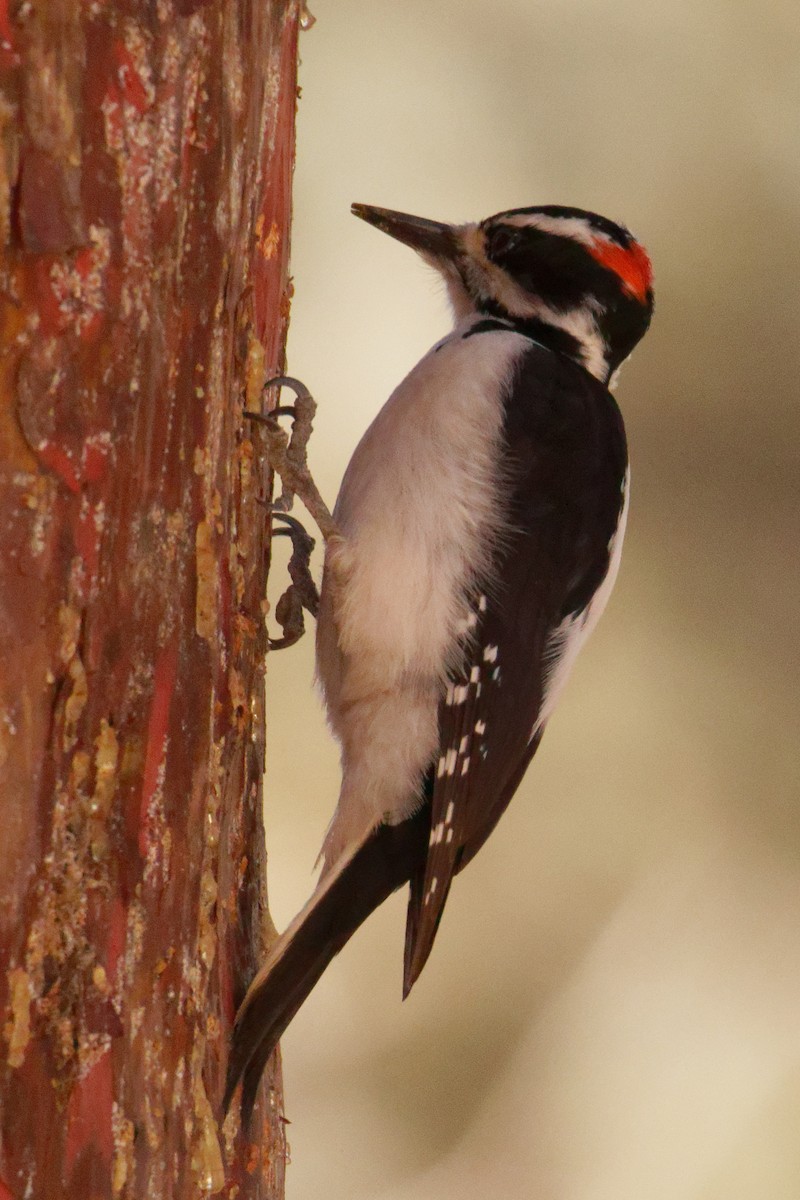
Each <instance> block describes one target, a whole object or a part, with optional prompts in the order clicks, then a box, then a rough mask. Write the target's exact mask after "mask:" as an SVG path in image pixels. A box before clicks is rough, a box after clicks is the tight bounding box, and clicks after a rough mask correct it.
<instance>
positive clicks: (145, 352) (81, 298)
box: [0, 0, 298, 1200]
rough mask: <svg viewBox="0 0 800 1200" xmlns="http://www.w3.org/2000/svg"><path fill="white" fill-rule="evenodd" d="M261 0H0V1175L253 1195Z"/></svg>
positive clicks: (263, 538) (266, 160)
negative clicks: (237, 1013) (231, 1099)
mask: <svg viewBox="0 0 800 1200" xmlns="http://www.w3.org/2000/svg"><path fill="white" fill-rule="evenodd" d="M297 26H298V6H297V3H295V0H208V2H206V3H204V2H203V0H149V2H146V3H145V2H141V0H47V3H44V2H43V0H42V2H41V3H40V2H39V0H0V67H2V69H3V90H2V95H1V96H0V242H1V244H2V246H3V248H4V249H3V259H2V277H0V302H1V304H2V307H1V310H0V322H1V329H0V333H1V336H2V349H3V357H2V362H0V572H1V573H2V584H1V586H0V664H1V667H0V806H1V810H0V811H1V812H2V817H1V818H0V828H2V839H0V955H1V956H2V957H0V1005H1V1006H2V1012H3V1035H4V1040H3V1041H0V1048H1V1049H2V1055H1V1056H0V1136H2V1146H1V1147H0V1200H6V1198H7V1197H14V1198H15V1200H17V1198H19V1200H21V1198H22V1197H36V1198H38V1200H55V1197H62V1196H63V1197H69V1198H73V1197H74V1198H76V1200H77V1198H80V1200H94V1198H100V1197H102V1198H105V1197H131V1198H133V1197H136V1198H137V1200H139V1198H143V1197H147V1198H148V1200H159V1198H162V1197H163V1198H166V1197H169V1198H177V1197H190V1196H191V1197H197V1196H200V1195H206V1194H214V1195H216V1194H221V1195H224V1196H228V1197H231V1198H233V1197H238V1198H239V1200H245V1198H246V1197H256V1196H258V1197H270V1198H272V1197H278V1196H281V1195H282V1194H283V1170H284V1159H285V1142H284V1135H283V1122H282V1119H281V1091H280V1080H279V1078H277V1077H275V1076H273V1077H271V1078H268V1079H267V1080H266V1081H265V1086H264V1089H263V1092H262V1095H263V1096H264V1097H265V1100H264V1101H263V1102H262V1104H263V1108H262V1110H261V1111H260V1113H259V1115H258V1117H257V1119H256V1120H255V1121H254V1122H253V1128H252V1130H251V1133H250V1135H249V1137H247V1138H246V1137H245V1136H244V1135H243V1134H242V1133H241V1131H240V1130H239V1129H238V1126H237V1118H236V1116H235V1114H233V1115H232V1116H231V1118H229V1121H228V1123H226V1125H225V1127H224V1128H218V1125H217V1120H216V1115H217V1106H218V1102H219V1097H220V1094H221V1089H222V1084H223V1076H224V1065H225V1047H226V1042H227V1035H228V1031H229V1028H230V1025H231V1022H232V1019H233V1014H234V1008H235V1004H236V1001H237V1000H238V999H239V997H240V995H241V991H242V986H243V984H244V982H245V981H246V978H247V977H249V975H250V974H251V973H252V971H253V969H254V966H255V963H256V961H257V959H258V958H259V957H260V955H261V953H262V949H263V947H262V940H263V937H264V936H265V934H267V932H268V931H267V930H265V928H264V925H265V920H266V919H267V918H266V908H265V897H264V890H263V875H264V871H263V867H264V864H263V861H262V859H263V856H262V854H261V852H260V850H258V849H253V848H258V847H260V846H261V845H262V843H263V837H262V825H261V774H262V766H263V753H264V741H263V735H264V713H263V699H262V697H263V686H262V685H263V662H264V652H265V649H266V645H265V632H264V623H263V609H264V604H263V597H264V594H265V593H264V587H265V571H266V552H267V536H268V535H267V530H266V521H265V513H264V509H263V507H262V506H260V505H259V504H258V502H257V500H258V497H259V495H261V496H263V495H264V494H265V492H266V490H267V487H268V485H269V479H268V478H267V472H266V469H265V468H264V467H263V465H262V463H261V460H260V457H259V454H258V451H257V447H256V448H255V449H254V445H253V440H252V439H251V435H250V432H249V430H248V429H246V428H245V427H244V426H243V423H242V419H241V412H242V405H243V403H245V402H248V403H249V404H250V406H251V407H254V406H255V405H256V404H257V400H258V394H259V389H260V384H261V381H262V379H263V377H264V373H265V372H275V371H277V370H278V369H279V368H280V367H281V366H282V354H283V338H284V333H285V325H286V319H287V313H288V297H289V284H288V276H287V261H288V222H289V196H290V182H291V169H292V162H293V123H294V108H295V94H296V83H295V80H296V38H297Z"/></svg>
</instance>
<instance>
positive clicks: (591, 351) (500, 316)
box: [476, 300, 611, 384]
mask: <svg viewBox="0 0 800 1200" xmlns="http://www.w3.org/2000/svg"><path fill="white" fill-rule="evenodd" d="M476 315H477V316H479V317H480V316H490V317H494V318H496V319H497V320H499V321H502V322H503V323H504V324H507V325H508V326H509V327H511V328H513V329H515V330H516V331H517V332H518V333H521V334H523V335H524V336H525V337H529V338H532V339H533V340H534V341H535V342H538V343H539V344H540V345H542V346H546V347H547V348H548V349H549V350H552V351H553V352H554V353H556V354H562V355H564V357H565V358H571V359H572V360H573V362H576V363H578V364H579V365H580V366H582V367H583V368H584V369H585V370H587V371H588V372H589V374H590V375H594V377H595V378H596V379H599V380H600V382H601V383H603V384H608V380H609V375H610V373H611V371H610V367H609V361H608V347H607V345H606V343H605V340H604V339H603V336H602V334H601V332H600V330H599V329H598V326H597V322H596V320H595V317H594V314H593V313H592V312H590V311H589V309H586V308H578V309H571V310H568V311H567V312H556V311H554V310H553V309H551V308H549V307H548V306H547V305H544V304H543V305H542V306H541V308H540V309H539V311H536V312H531V313H530V314H525V315H524V316H519V315H517V314H515V313H509V312H507V311H506V310H505V309H504V308H503V307H502V305H500V304H497V303H495V302H494V301H492V300H486V301H483V302H482V304H481V307H480V310H477V311H476Z"/></svg>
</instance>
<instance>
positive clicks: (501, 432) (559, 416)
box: [224, 204, 653, 1119]
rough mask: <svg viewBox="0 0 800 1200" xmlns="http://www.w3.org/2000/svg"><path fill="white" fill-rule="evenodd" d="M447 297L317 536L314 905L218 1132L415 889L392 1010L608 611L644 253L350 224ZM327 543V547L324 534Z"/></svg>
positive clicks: (563, 211) (257, 988)
mask: <svg viewBox="0 0 800 1200" xmlns="http://www.w3.org/2000/svg"><path fill="white" fill-rule="evenodd" d="M352 211H353V213H354V214H355V215H356V216H358V217H361V218H362V219H363V220H365V221H367V222H369V223H370V224H371V225H374V226H376V227H377V228H378V229H379V230H382V231H383V232H384V233H388V234H389V235H390V236H391V237H393V238H396V239H397V240H398V241H400V242H403V243H405V244H406V245H407V246H410V247H411V248H412V249H414V250H416V251H417V252H418V253H419V254H420V255H421V256H422V258H423V259H424V260H425V261H426V262H427V263H428V264H430V265H431V266H432V267H434V268H435V269H436V270H437V271H438V272H439V273H440V274H441V276H442V277H443V279H444V282H445V285H446V288H447V292H448V296H449V300H450V303H451V306H452V309H453V313H454V328H453V329H452V331H451V332H450V333H448V334H447V336H446V337H444V338H443V339H442V340H441V341H439V342H437V343H436V345H435V346H433V348H432V349H431V350H430V351H429V352H428V353H427V354H426V355H425V357H424V358H423V359H422V360H421V361H420V362H419V363H418V364H417V365H416V366H415V367H414V368H413V370H412V371H411V372H410V374H409V375H408V376H407V377H406V379H405V380H404V381H403V382H402V383H401V384H400V386H399V387H398V388H397V389H396V391H395V392H394V393H393V394H392V396H391V397H390V399H389V400H388V402H387V403H386V405H385V406H384V407H383V409H382V410H381V411H380V412H379V413H378V416H377V417H376V418H375V420H374V421H373V423H372V425H371V426H370V428H369V429H368V430H367V432H366V433H365V435H364V437H363V438H362V440H361V442H360V444H359V445H358V447H357V449H356V451H355V453H354V454H353V457H352V459H351V461H350V464H349V466H348V468H347V471H346V473H345V476H344V480H343V482H342V486H341V491H340V493H339V497H338V500H337V502H336V506H335V509H334V512H333V521H329V522H328V526H327V536H326V554H325V567H324V571H323V579H322V588H321V595H320V603H319V613H318V624H317V675H318V679H319V682H320V684H321V687H322V692H323V695H324V699H325V703H326V706H327V711H328V717H329V721H330V725H331V727H332V729H333V732H334V734H335V735H336V737H337V738H338V740H339V742H340V745H341V760H342V783H341V793H340V796H339V802H338V806H337V808H336V811H335V813H334V815H333V819H332V820H331V823H330V826H329V828H328V831H327V834H326V837H325V840H324V843H323V847H322V851H321V855H320V858H321V860H322V870H321V874H320V878H319V882H318V884H317V886H316V889H315V891H314V892H313V894H312V896H311V898H310V900H309V901H308V903H307V904H306V906H305V907H304V908H303V909H302V911H301V912H300V913H299V914H298V916H297V917H296V918H295V919H294V920H293V921H292V922H291V924H290V925H289V927H288V929H287V930H286V932H285V933H284V934H283V935H282V936H281V937H280V938H279V939H278V940H277V941H276V942H275V944H274V945H273V947H272V949H271V951H270V953H269V956H268V958H267V961H266V962H265V964H264V966H263V968H262V969H261V970H260V972H259V973H258V975H257V976H256V978H255V979H254V981H253V983H252V984H251V986H250V989H249V991H248V992H247V995H246V997H245V999H244V1002H243V1003H242V1005H241V1008H240V1010H239V1013H238V1015H237V1018H236V1023H235V1027H234V1033H233V1041H232V1047H231V1054H230V1061H229V1068H228V1082H227V1089H226V1095H225V1100H224V1105H225V1109H226V1110H227V1107H228V1105H229V1104H230V1101H231V1098H232V1096H233V1092H234V1089H235V1087H236V1085H237V1083H238V1081H239V1080H240V1079H241V1078H243V1081H244V1082H243V1092H242V1111H243V1116H244V1118H245V1119H247V1118H249V1114H250V1111H251V1110H252V1107H253V1104H254V1101H255V1096H256V1090H257V1087H258V1082H259V1079H260V1076H261V1073H262V1071H263V1068H264V1066H265V1064H266V1062H267V1059H268V1058H269V1056H270V1054H271V1053H272V1051H273V1049H274V1048H275V1045H276V1043H277V1041H278V1039H279V1038H280V1036H281V1035H282V1034H283V1031H284V1030H285V1028H286V1026H287V1025H288V1024H289V1022H290V1020H291V1019H292V1017H293V1016H294V1014H295V1013H296V1012H297V1010H298V1008H299V1007H300V1005H301V1004H302V1003H303V1001H304V1000H305V998H306V996H307V995H308V993H309V992H310V991H311V989H312V987H313V986H314V984H315V983H316V982H317V980H318V979H319V977H320V976H321V974H322V972H323V971H324V969H325V967H326V966H327V965H328V963H329V962H330V960H331V958H332V957H333V956H334V955H335V954H336V953H337V952H338V951H339V950H341V948H342V947H343V946H344V944H345V943H346V942H347V940H348V939H349V938H350V936H351V935H352V934H353V933H354V931H355V930H356V929H357V928H358V926H359V925H360V924H361V923H362V921H364V920H365V918H366V917H367V916H368V915H369V914H370V912H372V911H373V909H375V908H376V907H377V906H378V905H379V904H381V903H382V902H383V901H384V900H385V899H386V897H387V896H389V895H390V894H391V893H392V892H393V891H395V890H396V889H397V888H399V887H401V886H402V885H404V884H406V883H408V884H409V904H408V917H407V924H406V941H405V967H404V985H403V995H404V997H405V996H407V995H408V993H409V991H410V989H411V987H412V985H413V984H414V982H415V980H416V979H417V977H418V976H419V973H420V971H421V970H422V968H423V966H424V965H425V962H426V960H427V958H428V955H429V954H430V951H431V947H432V945H433V940H434V937H435V935H436V931H437V928H438V926H439V921H440V919H441V916H442V911H443V908H444V905H445V901H446V900H447V896H448V892H449V890H450V885H451V883H452V880H453V876H454V875H455V874H457V873H458V872H459V871H461V870H462V869H463V868H464V867H465V866H466V864H467V863H468V862H469V861H470V859H471V858H472V857H473V856H474V855H475V854H476V853H477V851H478V850H479V849H480V847H481V846H482V845H483V843H484V842H485V841H486V839H487V837H488V836H489V834H490V833H491V831H492V829H493V828H494V826H495V825H496V823H497V821H498V820H499V818H500V816H501V815H502V813H503V811H504V809H505V808H506V806H507V805H508V803H509V801H510V800H511V797H512V796H513V795H514V793H515V791H516V790H517V787H518V786H519V783H520V781H521V779H522V777H523V775H524V774H525V771H526V769H527V767H528V764H529V763H530V760H531V758H532V757H533V755H534V754H535V752H536V749H537V747H538V745H539V742H540V740H541V737H542V734H543V732H544V728H545V725H546V724H547V721H548V720H549V718H550V716H551V714H552V712H553V709H554V707H555V704H556V700H557V698H558V696H559V693H560V692H561V689H562V687H563V685H564V683H565V681H566V679H567V676H568V675H569V672H570V670H571V668H572V665H573V663H574V662H575V658H576V656H577V654H578V651H579V650H580V648H581V646H582V645H583V643H584V642H585V640H586V638H587V637H588V635H589V633H590V632H591V630H592V628H593V627H594V625H595V624H596V622H597V620H598V618H599V616H600V614H601V612H602V611H603V608H604V607H605V605H606V601H607V600H608V597H609V594H610V592H611V589H612V587H613V585H614V580H615V578H616V574H617V569H618V566H619V560H620V553H621V549H622V539H623V534H624V530H625V520H626V514H627V506H628V459H627V447H626V438H625V430H624V425H623V421H622V417H621V415H620V412H619V409H618V408H617V405H616V403H615V401H614V398H613V396H612V394H611V390H610V389H611V388H612V386H613V384H614V382H615V379H616V376H617V373H618V371H619V368H620V366H621V364H622V363H623V361H624V360H625V359H626V358H627V357H628V355H629V354H630V353H631V351H632V350H633V348H634V346H635V345H636V344H637V342H638V341H639V340H640V338H641V337H642V336H643V335H644V333H645V331H646V330H647V327H648V325H649V323H650V318H651V315H652V310H653V291H652V273H651V267H650V262H649V259H648V257H647V254H646V252H645V250H644V249H643V247H642V246H641V245H640V244H639V243H638V242H637V241H636V239H635V238H634V237H633V236H632V234H630V233H629V232H628V230H627V229H626V228H624V227H623V226H622V225H617V224H615V223H614V222H612V221H609V220H607V219H606V218H605V217H601V216H598V215H596V214H595V213H591V212H586V211H584V210H582V209H578V208H564V207H560V206H556V205H544V206H539V207H533V208H519V209H513V210H511V211H508V212H502V213H499V214H497V215H496V216H492V217H489V218H488V219H487V220H485V221H481V222H480V223H478V224H465V225H447V224H442V223H439V222H435V221H428V220H424V219H421V218H419V217H412V216H408V215H406V214H404V213H398V212H393V211H390V210H387V209H382V208H373V207H371V206H368V205H363V204H354V205H353V207H352ZM323 532H325V530H323Z"/></svg>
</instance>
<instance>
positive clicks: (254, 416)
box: [244, 375, 339, 542]
mask: <svg viewBox="0 0 800 1200" xmlns="http://www.w3.org/2000/svg"><path fill="white" fill-rule="evenodd" d="M270 387H278V388H282V387H289V388H291V389H292V391H293V392H294V393H295V397H296V398H295V402H294V404H291V405H279V406H278V407H277V408H273V409H272V410H271V411H270V412H266V413H255V412H247V411H246V412H245V413H244V416H245V417H246V418H247V419H248V420H249V421H255V422H256V424H258V425H260V426H261V428H262V429H263V430H264V431H265V434H266V442H267V455H268V458H269V464H270V466H271V467H272V469H273V471H274V472H275V474H276V475H277V476H278V477H279V478H280V481H281V487H282V490H281V494H280V496H279V497H278V499H277V500H276V501H275V503H274V504H273V506H272V511H273V512H275V513H287V512H289V511H290V509H291V507H292V503H293V501H294V498H295V496H299V497H300V499H301V500H302V501H303V504H305V506H306V508H307V509H308V511H309V513H310V514H311V516H312V517H313V518H314V520H315V521H316V523H317V525H318V526H319V530H320V532H321V534H322V536H323V538H324V539H325V541H326V542H327V541H328V539H329V538H332V537H337V536H339V530H338V528H337V525H336V522H335V521H334V519H333V517H332V516H331V513H330V510H329V508H328V507H327V505H326V504H325V501H324V500H323V499H322V496H321V495H320V494H319V490H318V489H317V485H316V484H315V482H314V480H313V478H312V475H311V472H310V470H309V469H308V458H307V450H306V448H307V446H308V439H309V438H310V436H311V429H312V426H313V421H314V414H315V413H316V411H317V406H316V403H315V402H314V399H313V397H312V396H311V394H310V392H309V390H308V388H307V387H306V386H305V384H304V383H301V382H300V380H299V379H293V378H292V377H291V376H290V375H278V376H276V377H275V378H274V379H268V380H267V382H266V383H265V384H264V392H266V390H267V388H270ZM280 417H291V418H292V432H291V436H290V435H289V434H287V432H286V430H285V429H283V427H282V426H281V424H280ZM304 532H305V531H304ZM306 536H307V535H306Z"/></svg>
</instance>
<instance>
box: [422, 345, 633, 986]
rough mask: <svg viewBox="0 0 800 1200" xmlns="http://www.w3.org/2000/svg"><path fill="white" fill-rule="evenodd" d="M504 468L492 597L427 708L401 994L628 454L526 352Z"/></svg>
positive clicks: (589, 567) (577, 590) (594, 412)
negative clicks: (424, 794) (420, 846)
mask: <svg viewBox="0 0 800 1200" xmlns="http://www.w3.org/2000/svg"><path fill="white" fill-rule="evenodd" d="M484 336H488V337H491V336H492V334H491V333H487V334H485V335H484ZM504 458H505V462H504V464H503V469H504V471H505V472H506V473H507V476H508V478H509V479H510V481H511V482H512V495H511V503H510V507H509V511H508V513H507V520H508V525H509V526H510V529H511V534H510V536H508V537H507V538H504V544H503V547H502V548H499V549H498V552H497V559H496V574H497V577H498V583H497V585H496V586H495V587H493V588H492V589H490V588H489V587H487V588H486V589H485V591H484V592H481V593H479V594H478V595H477V596H476V598H475V607H474V612H473V618H472V620H473V626H474V628H473V630H472V633H471V636H470V641H469V645H468V652H467V657H466V662H465V665H464V667H463V669H462V671H461V672H460V673H459V675H458V676H457V677H456V678H454V679H453V680H452V681H451V684H450V687H449V688H448V691H447V695H446V697H445V698H444V700H443V702H442V704H441V706H440V715H439V727H440V743H439V745H440V752H439V758H438V760H437V762H436V763H435V764H434V765H433V767H432V768H431V771H430V776H429V779H428V792H429V795H430V797H431V799H430V803H431V827H430V845H429V848H428V855H427V859H426V862H425V866H424V869H423V870H420V871H419V872H418V873H417V875H416V876H415V877H413V878H412V880H411V896H410V900H409V911H408V924H407V931H406V959H405V985H404V986H405V993H406V994H407V993H408V991H409V990H410V988H411V986H412V985H413V983H414V981H415V980H416V978H417V976H418V975H419V973H420V971H421V970H422V968H423V966H424V965H425V962H426V960H427V957H428V955H429V953H430V950H431V946H432V945H433V939H434V937H435V935H436V929H437V927H438V924H439V920H440V919H441V914H442V910H443V908H444V903H445V900H446V899H447V893H448V891H449V888H450V884H451V882H452V877H453V875H454V874H455V873H456V872H457V871H459V870H461V868H462V867H463V866H464V865H465V864H466V863H467V862H468V861H469V860H470V859H471V858H472V857H473V856H474V855H475V854H476V853H477V851H478V850H479V849H480V847H481V846H482V845H483V843H484V841H485V840H486V838H487V837H488V836H489V834H490V833H491V831H492V829H493V828H494V826H495V825H496V824H497V821H498V820H499V818H500V816H501V815H502V813H503V811H504V810H505V808H506V806H507V805H508V803H509V801H510V800H511V797H512V796H513V794H514V792H515V791H516V789H517V787H518V786H519V783H520V781H521V779H522V777H523V775H524V773H525V770H526V768H527V766H528V763H529V762H530V760H531V758H532V757H533V755H534V753H535V751H536V748H537V746H538V744H539V740H540V738H541V734H542V729H541V728H540V727H539V726H538V725H537V718H538V716H539V712H540V709H541V707H542V701H543V697H544V694H545V689H546V685H547V678H548V670H549V669H550V668H551V667H552V649H553V642H552V635H553V632H554V631H555V630H556V629H557V628H558V627H559V626H560V625H561V624H562V622H563V621H564V620H565V619H566V618H568V617H569V616H570V615H571V614H580V613H582V612H584V610H586V608H587V607H588V605H589V603H590V602H591V599H592V596H593V595H594V594H595V592H596V591H597V589H598V588H599V586H600V584H601V583H602V581H603V579H604V578H605V576H606V574H607V572H608V568H609V561H610V559H609V543H610V541H611V539H612V538H613V536H614V533H615V531H616V529H617V526H618V524H619V519H620V514H621V511H622V505H623V486H624V480H625V474H626V469H627V447H626V442H625V431H624V426H623V423H622V417H621V416H620V413H619V409H618V408H617V406H616V403H615V402H614V399H613V397H612V396H611V394H610V392H608V391H607V389H606V388H605V387H603V385H602V384H601V383H599V382H598V380H596V379H595V378H594V377H593V376H592V375H590V374H589V373H588V372H586V371H584V370H583V369H582V368H581V367H580V366H578V365H577V364H575V363H573V362H572V361H571V360H569V359H566V358H564V357H562V356H560V355H557V354H553V353H552V352H550V351H548V350H545V349H544V348H542V347H540V346H538V345H536V344H532V346H531V349H530V350H529V351H527V352H526V353H525V355H524V356H523V358H522V359H521V361H520V363H519V366H518V369H517V372H516V374H515V377H514V379H513V381H512V384H511V386H510V388H509V392H508V395H507V397H506V410H505V449H504Z"/></svg>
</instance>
